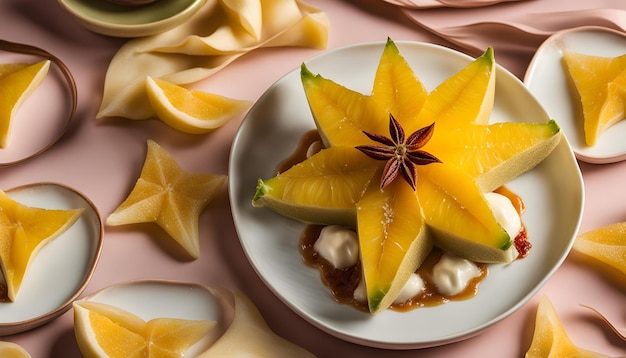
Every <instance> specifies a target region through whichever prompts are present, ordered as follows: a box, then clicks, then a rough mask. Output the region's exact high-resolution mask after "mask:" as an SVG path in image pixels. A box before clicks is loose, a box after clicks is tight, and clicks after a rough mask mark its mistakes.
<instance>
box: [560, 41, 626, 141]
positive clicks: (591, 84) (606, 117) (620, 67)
mask: <svg viewBox="0 0 626 358" xmlns="http://www.w3.org/2000/svg"><path fill="white" fill-rule="evenodd" d="M563 62H564V63H565V67H566V70H567V73H568V74H569V76H570V78H571V80H572V82H573V84H574V86H575V89H576V91H577V92H578V95H579V97H580V102H581V104H582V110H583V123H584V132H585V142H586V143H587V145H589V146H593V145H595V144H596V141H597V140H598V137H599V136H600V135H601V134H602V132H604V131H605V130H606V129H607V128H609V127H610V126H612V125H613V124H615V123H617V122H619V121H621V120H622V119H624V118H625V117H626V55H622V56H618V57H612V58H611V57H601V56H591V55H585V54H582V53H576V52H571V51H566V52H565V53H564V54H563Z"/></svg>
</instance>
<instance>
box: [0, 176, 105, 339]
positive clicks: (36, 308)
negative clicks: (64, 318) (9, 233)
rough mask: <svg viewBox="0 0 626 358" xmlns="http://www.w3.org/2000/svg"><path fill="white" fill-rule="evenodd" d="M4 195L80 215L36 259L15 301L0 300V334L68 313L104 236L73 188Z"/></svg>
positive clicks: (44, 186)
mask: <svg viewBox="0 0 626 358" xmlns="http://www.w3.org/2000/svg"><path fill="white" fill-rule="evenodd" d="M5 192H6V193H7V194H8V195H9V196H10V197H11V198H13V199H14V200H16V201H18V202H20V203H22V204H24V205H28V206H34V207H40V208H46V209H75V208H84V209H85V211H84V212H83V214H82V215H81V216H80V218H78V220H77V221H76V222H75V223H74V225H72V226H71V227H70V228H69V229H68V230H67V231H65V232H64V233H63V234H61V235H60V236H59V237H57V238H56V239H54V240H52V241H51V242H49V243H48V244H47V245H45V246H44V247H43V248H42V249H41V250H40V251H39V253H38V254H37V256H35V258H34V259H33V261H32V262H31V264H30V266H29V268H28V271H27V272H26V276H25V277H24V282H23V283H22V287H21V288H20V290H19V292H18V294H17V297H16V299H15V302H0V336H4V335H11V334H15V333H19V332H23V331H27V330H30V329H33V328H36V327H39V326H41V325H43V324H45V323H47V322H49V321H51V320H53V319H55V318H57V317H58V316H60V315H61V314H63V313H64V312H66V311H67V310H68V309H70V308H71V304H72V302H73V301H74V300H75V299H76V298H77V297H78V296H79V295H80V294H81V293H82V292H83V290H84V289H85V288H86V287H87V284H88V283H89V280H90V279H91V275H92V274H93V272H94V270H95V268H96V264H97V262H98V259H99V257H100V251H101V249H102V236H103V225H102V220H101V218H100V214H99V213H98V211H97V209H96V207H95V206H94V204H93V203H92V202H91V201H90V200H89V199H87V198H86V197H85V196H83V195H82V194H80V193H78V192H77V191H75V190H74V189H71V188H69V187H67V186H64V185H60V184H55V183H35V184H29V185H24V186H20V187H16V188H13V189H10V190H6V191H5Z"/></svg>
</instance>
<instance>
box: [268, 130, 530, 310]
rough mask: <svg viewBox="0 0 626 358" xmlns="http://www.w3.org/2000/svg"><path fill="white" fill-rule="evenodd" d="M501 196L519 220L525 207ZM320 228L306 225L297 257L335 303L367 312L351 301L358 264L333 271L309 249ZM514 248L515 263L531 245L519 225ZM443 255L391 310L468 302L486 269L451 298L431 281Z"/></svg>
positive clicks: (291, 161) (303, 142) (435, 254)
mask: <svg viewBox="0 0 626 358" xmlns="http://www.w3.org/2000/svg"><path fill="white" fill-rule="evenodd" d="M319 140H321V139H320V136H319V133H318V131H317V130H315V129H314V130H310V131H308V132H306V133H305V134H304V135H303V136H302V138H301V139H300V142H299V143H298V146H297V147H296V149H295V150H294V152H293V153H292V154H291V155H290V156H289V157H287V158H285V159H284V160H283V161H281V162H280V163H279V165H278V166H277V168H276V170H277V172H278V173H282V172H284V171H286V170H287V169H289V168H291V167H292V166H293V165H295V164H298V163H300V162H302V161H303V160H305V159H306V157H307V155H306V153H307V151H308V148H309V146H310V145H311V144H312V143H314V142H316V141H319ZM494 192H497V193H499V194H501V195H504V196H506V197H507V198H509V200H511V203H513V207H514V208H515V210H516V211H517V213H518V214H519V215H520V216H521V215H522V214H523V213H524V211H525V210H526V205H525V203H524V201H523V200H522V198H521V197H520V196H519V195H517V194H515V193H514V192H513V191H511V190H510V189H509V188H507V187H505V186H501V187H499V188H497V189H496V190H494ZM322 228H323V226H322V225H307V226H306V228H305V229H304V231H303V233H302V235H301V237H300V255H301V256H302V259H303V261H304V262H305V264H306V265H308V266H310V267H314V268H316V269H317V270H318V271H319V272H320V278H321V280H322V282H323V283H324V285H325V286H326V287H328V288H329V290H330V292H331V295H332V297H333V298H334V299H335V301H337V302H339V303H343V304H349V305H351V306H353V307H355V308H356V309H358V310H360V311H363V312H369V309H368V307H367V303H366V302H359V301H357V300H355V299H354V297H353V295H354V290H355V289H356V288H357V286H358V284H359V281H360V280H361V264H360V262H358V263H357V264H356V265H354V266H351V267H347V268H343V269H336V268H334V267H333V265H332V264H331V263H329V262H328V261H327V260H326V259H324V258H323V257H321V256H320V255H319V254H318V253H317V251H315V249H314V248H313V245H314V244H315V241H316V240H317V239H318V237H319V234H320V231H321V230H322ZM514 245H515V247H516V249H517V251H518V252H519V257H518V259H521V258H523V257H526V255H528V252H529V250H530V248H531V246H532V245H531V244H530V242H529V241H528V236H527V231H526V227H525V226H524V225H523V224H522V230H521V232H520V233H519V234H518V235H517V237H516V238H515V240H514ZM443 253H444V251H443V250H441V249H439V248H437V247H433V249H432V250H431V252H430V253H429V255H428V256H427V257H426V259H425V260H424V262H423V263H422V265H421V266H420V267H419V268H418V269H417V271H416V273H417V274H418V275H419V276H420V277H421V278H422V280H423V281H424V284H425V289H424V290H423V291H422V292H421V293H420V294H418V295H417V296H415V297H413V298H411V299H409V300H407V301H406V302H404V303H402V304H393V305H391V307H390V308H391V309H392V310H396V311H402V312H404V311H410V310H412V309H415V308H418V307H429V306H437V305H441V304H444V303H447V302H449V301H460V300H466V299H469V298H472V297H474V296H475V295H476V293H477V292H478V286H479V285H480V283H481V282H482V281H483V280H484V279H485V277H487V274H488V271H489V270H488V267H487V265H486V264H482V263H477V264H476V265H477V266H478V268H479V269H480V272H481V274H480V275H479V276H478V277H475V278H473V279H472V280H470V281H469V283H468V285H467V287H466V288H465V290H463V291H462V292H460V293H459V294H456V295H454V296H446V295H442V294H440V293H439V292H438V290H437V287H436V285H435V284H434V282H433V279H432V273H433V267H434V266H435V264H437V262H439V259H440V258H441V255H443Z"/></svg>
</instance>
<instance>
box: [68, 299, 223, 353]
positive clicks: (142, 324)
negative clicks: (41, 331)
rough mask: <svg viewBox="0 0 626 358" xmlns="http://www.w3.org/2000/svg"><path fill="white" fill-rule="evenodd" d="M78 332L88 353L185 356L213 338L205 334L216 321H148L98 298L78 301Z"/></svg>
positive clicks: (75, 328) (75, 312)
mask: <svg viewBox="0 0 626 358" xmlns="http://www.w3.org/2000/svg"><path fill="white" fill-rule="evenodd" d="M73 307H74V334H75V336H76V341H77V343H78V347H79V348H80V351H81V353H82V354H83V355H84V356H85V357H87V358H92V357H94V358H95V357H109V358H125V357H128V358H131V357H155V358H158V357H183V356H184V355H185V353H186V352H187V351H188V350H189V349H190V347H192V346H194V345H196V344H198V345H201V348H196V349H198V350H199V351H203V350H204V349H206V348H207V347H208V346H209V345H210V344H211V343H213V342H211V341H208V342H204V341H205V340H206V339H203V338H204V337H208V336H209V332H210V331H211V330H212V329H213V328H214V327H215V326H216V325H217V322H215V321H207V320H187V319H179V318H154V319H151V320H149V321H147V322H146V321H144V320H143V319H142V318H141V317H138V316H136V315H134V314H132V313H131V312H128V311H125V310H123V309H121V308H119V307H116V306H112V305H109V304H105V303H100V302H95V301H75V302H74V303H73Z"/></svg>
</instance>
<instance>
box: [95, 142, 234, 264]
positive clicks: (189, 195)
mask: <svg viewBox="0 0 626 358" xmlns="http://www.w3.org/2000/svg"><path fill="white" fill-rule="evenodd" d="M225 181H226V176H225V175H221V174H196V173H189V172H185V171H183V170H182V168H181V167H180V166H179V165H178V163H177V162H176V160H175V159H174V158H172V156H171V155H170V154H169V153H168V152H167V151H166V150H165V149H163V148H162V147H161V146H159V145H158V144H157V143H156V142H155V141H153V140H148V153H147V155H146V160H145V162H144V165H143V168H142V170H141V175H140V177H139V179H138V180H137V182H136V183H135V187H134V188H133V189H132V191H131V192H130V194H129V195H128V197H127V198H126V199H125V200H124V201H123V202H122V203H121V204H120V205H119V206H118V207H117V208H116V209H115V211H113V212H112V213H111V214H109V216H108V217H107V218H106V224H107V225H111V226H117V225H127V224H136V223H155V224H157V225H158V226H160V227H161V228H162V229H163V230H165V231H166V232H167V233H168V234H169V236H170V237H171V238H172V239H174V241H175V242H176V243H177V244H178V245H179V246H180V248H182V249H183V250H184V252H185V253H186V254H187V255H188V256H189V257H191V258H192V259H197V258H198V257H199V256H200V242H199V237H198V220H199V216H200V213H201V212H202V211H203V210H204V209H205V208H206V207H207V206H208V205H209V203H210V202H211V201H212V200H213V199H214V198H215V196H216V195H217V193H218V192H219V190H220V188H221V187H222V186H223V184H224V182H225Z"/></svg>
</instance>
